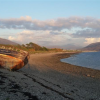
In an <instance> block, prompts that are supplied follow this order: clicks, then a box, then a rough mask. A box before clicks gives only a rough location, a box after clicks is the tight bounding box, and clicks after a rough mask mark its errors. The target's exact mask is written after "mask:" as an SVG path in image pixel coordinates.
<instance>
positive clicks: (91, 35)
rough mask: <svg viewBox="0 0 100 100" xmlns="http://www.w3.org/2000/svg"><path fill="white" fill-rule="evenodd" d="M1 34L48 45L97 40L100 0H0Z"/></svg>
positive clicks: (77, 43)
mask: <svg viewBox="0 0 100 100" xmlns="http://www.w3.org/2000/svg"><path fill="white" fill-rule="evenodd" d="M0 37H1V38H5V39H9V40H11V41H15V42H17V43H21V44H22V43H28V42H34V43H37V44H39V45H42V46H48V47H49V46H63V45H67V44H74V45H78V46H86V45H88V44H90V43H93V42H100V0H0Z"/></svg>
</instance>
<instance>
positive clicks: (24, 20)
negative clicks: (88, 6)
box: [0, 16, 100, 30]
mask: <svg viewBox="0 0 100 100" xmlns="http://www.w3.org/2000/svg"><path fill="white" fill-rule="evenodd" d="M73 27H81V28H86V27H88V28H93V29H95V28H100V19H96V18H92V17H85V18H83V17H69V18H58V19H51V20H45V21H41V20H36V19H34V20H32V18H31V17H30V16H26V17H20V18H11V19H0V28H14V29H27V30H62V29H65V28H66V29H71V28H73Z"/></svg>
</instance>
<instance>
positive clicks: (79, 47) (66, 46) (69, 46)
mask: <svg viewBox="0 0 100 100" xmlns="http://www.w3.org/2000/svg"><path fill="white" fill-rule="evenodd" d="M62 48H63V49H68V50H78V49H81V48H82V46H79V45H75V44H66V45H63V46H62Z"/></svg>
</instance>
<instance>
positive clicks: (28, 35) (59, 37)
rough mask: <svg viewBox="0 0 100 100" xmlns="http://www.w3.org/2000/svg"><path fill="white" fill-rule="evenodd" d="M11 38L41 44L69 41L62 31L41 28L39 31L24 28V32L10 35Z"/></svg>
mask: <svg viewBox="0 0 100 100" xmlns="http://www.w3.org/2000/svg"><path fill="white" fill-rule="evenodd" d="M8 39H9V40H11V41H16V42H18V43H24V44H25V43H28V42H34V43H38V44H41V45H46V46H47V45H48V43H49V45H50V44H52V45H54V44H63V43H64V42H66V41H67V38H66V37H65V36H64V35H63V33H62V32H59V31H50V30H46V31H43V30H39V31H35V30H34V31H30V30H24V31H22V32H19V33H17V36H16V37H15V36H9V37H8Z"/></svg>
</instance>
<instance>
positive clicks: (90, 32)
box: [70, 28, 100, 38]
mask: <svg viewBox="0 0 100 100" xmlns="http://www.w3.org/2000/svg"><path fill="white" fill-rule="evenodd" d="M70 35H71V36H72V37H74V38H93V37H94V38H97V37H100V29H90V28H88V29H82V30H80V31H77V32H76V33H72V34H70Z"/></svg>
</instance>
